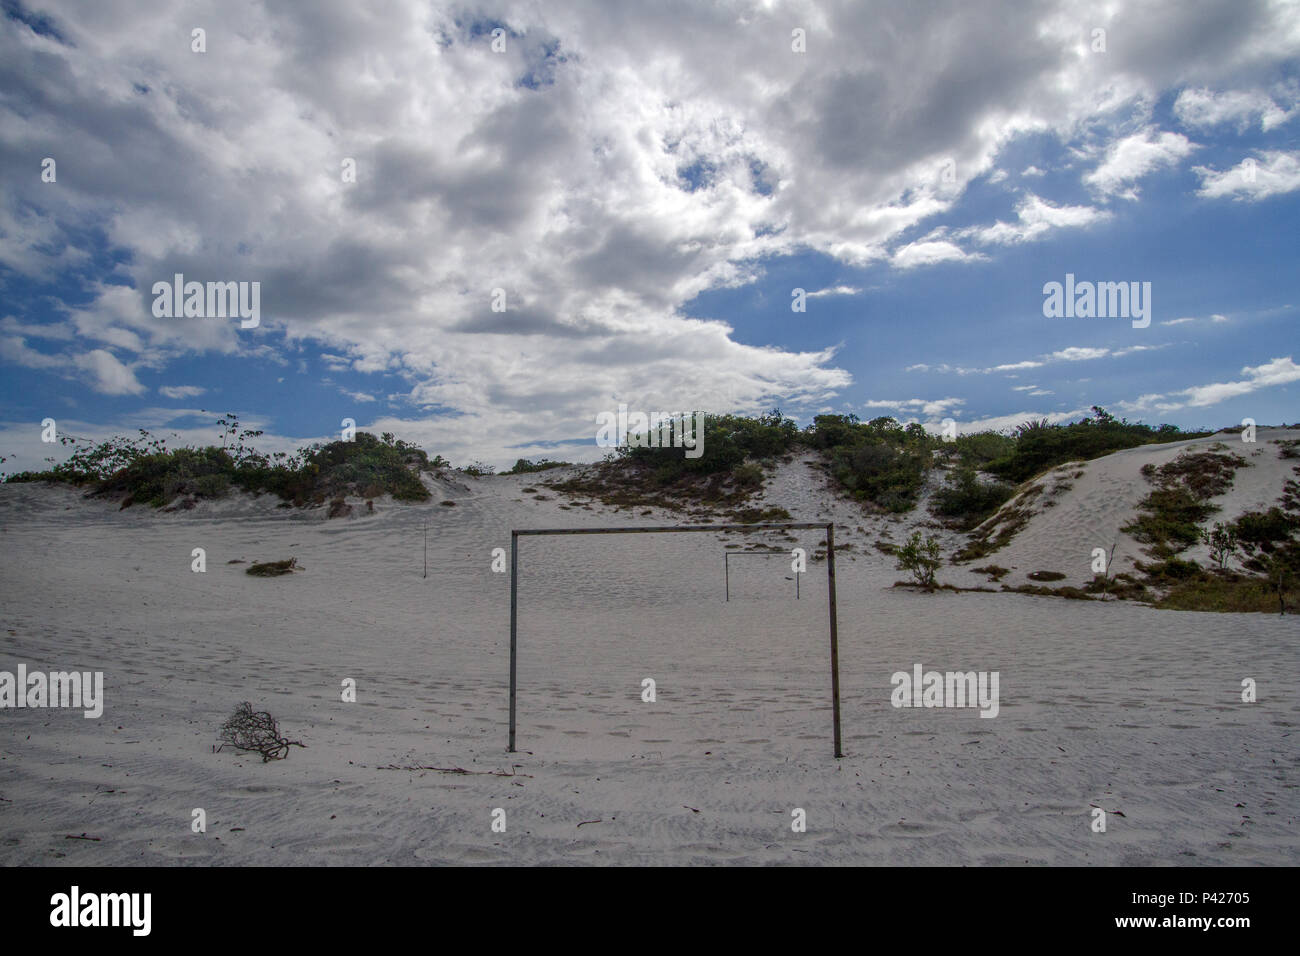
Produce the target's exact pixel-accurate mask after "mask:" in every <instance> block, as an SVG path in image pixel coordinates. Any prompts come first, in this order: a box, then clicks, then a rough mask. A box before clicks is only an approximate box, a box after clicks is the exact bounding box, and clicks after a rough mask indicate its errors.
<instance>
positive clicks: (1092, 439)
mask: <svg viewBox="0 0 1300 956" xmlns="http://www.w3.org/2000/svg"><path fill="white" fill-rule="evenodd" d="M1092 411H1093V417H1092V418H1085V419H1082V420H1080V421H1077V422H1071V423H1069V424H1064V425H1052V424H1049V423H1048V422H1046V421H1037V422H1026V423H1025V424H1023V425H1021V426H1020V427H1019V428H1017V429H1016V437H1015V448H1014V450H1012V451H1011V452H1010V453H1009V454H1006V455H1004V456H1002V457H1000V458H998V459H997V460H995V461H991V462H989V464H988V467H987V468H986V469H985V470H986V471H988V472H989V473H990V474H994V475H997V476H998V477H999V478H1005V479H1006V480H1008V481H1012V482H1016V483H1017V484H1018V483H1020V482H1022V481H1027V480H1028V479H1030V478H1032V477H1034V476H1035V475H1038V474H1041V473H1042V472H1044V471H1047V470H1048V469H1049V468H1053V467H1055V466H1057V465H1062V464H1065V463H1066V462H1068V461H1089V460H1091V459H1093V458H1100V457H1102V456H1103V455H1109V454H1111V453H1112V452H1116V451H1121V450H1122V449H1125V448H1135V447H1137V446H1138V445H1147V444H1152V443H1159V442H1170V441H1177V440H1179V439H1184V438H1195V437H1200V436H1203V435H1209V434H1211V433H1210V432H1188V433H1184V432H1181V431H1179V429H1178V428H1177V427H1176V426H1174V425H1161V426H1159V427H1158V428H1152V427H1151V426H1149V425H1143V424H1141V423H1138V422H1129V421H1124V420H1117V419H1116V418H1115V417H1114V416H1113V415H1111V414H1110V413H1108V412H1107V411H1106V410H1105V409H1104V408H1101V407H1100V406H1096V405H1094V406H1093V409H1092Z"/></svg>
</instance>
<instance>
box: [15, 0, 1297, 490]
mask: <svg viewBox="0 0 1300 956" xmlns="http://www.w3.org/2000/svg"><path fill="white" fill-rule="evenodd" d="M647 7H649V8H648V9H647ZM0 8H2V9H3V11H4V16H3V19H0V113H2V114H3V115H2V116H0V169H3V172H4V175H3V179H2V181H0V410H2V412H3V413H2V414H0V455H4V456H6V457H7V458H8V459H9V460H8V462H6V463H5V464H4V465H3V466H0V467H2V468H3V469H5V470H15V469H17V468H26V467H34V466H36V465H38V464H39V462H40V460H41V458H43V457H44V456H46V455H48V454H51V453H52V450H51V448H50V446H46V445H42V444H41V443H40V440H39V436H40V422H41V420H42V419H44V418H47V417H48V418H54V419H55V420H56V421H57V422H59V428H60V430H61V431H63V432H65V433H68V434H76V435H81V436H86V437H93V438H99V437H104V436H107V435H110V434H114V433H134V431H135V430H136V429H137V428H146V429H148V430H150V431H153V432H156V433H158V434H162V435H171V434H175V435H176V436H177V440H179V441H203V442H206V441H209V440H211V439H212V438H213V437H215V435H216V429H215V428H214V427H213V426H212V424H211V423H212V421H213V420H214V419H215V418H216V417H217V414H218V413H222V412H227V411H233V412H236V413H238V414H239V415H240V417H241V418H242V419H243V420H244V421H245V422H246V423H247V424H249V425H251V426H255V427H259V428H262V429H264V430H265V431H266V433H267V434H266V437H265V438H264V439H263V444H264V445H265V446H266V447H267V448H268V449H269V450H273V449H280V448H292V447H297V446H299V445H301V444H303V443H306V442H307V441H312V440H318V439H322V438H328V437H329V436H330V435H332V434H337V431H338V429H339V427H340V422H341V421H342V419H344V418H353V419H355V420H356V422H357V424H358V426H359V427H361V428H364V429H370V430H374V431H393V432H395V433H397V434H398V435H399V436H402V437H406V438H408V439H412V440H416V441H419V442H420V443H421V444H423V445H424V446H425V447H426V448H428V449H429V450H430V451H431V452H438V453H441V454H443V455H444V456H446V457H448V458H450V459H451V460H453V461H454V462H457V463H468V462H469V461H471V460H475V459H478V460H483V461H487V462H491V463H494V464H497V465H509V464H510V463H511V462H513V460H514V459H515V458H517V457H520V456H527V457H538V456H541V455H545V456H549V457H563V458H567V459H570V460H591V459H594V458H597V457H599V456H600V455H601V454H603V451H604V450H603V449H599V448H597V447H596V445H595V442H594V439H595V430H596V425H595V418H596V415H597V414H599V413H600V412H602V411H605V410H607V409H613V408H615V407H617V405H618V404H619V403H627V404H628V405H629V406H630V407H631V408H633V409H644V410H646V411H658V410H663V411H679V410H689V409H699V408H703V409H709V410H717V411H738V412H745V413H754V412H759V411H763V410H766V409H767V408H770V407H772V406H780V407H781V408H782V409H783V410H784V411H785V412H786V413H787V414H790V415H792V416H794V417H796V418H798V419H800V420H801V421H808V420H809V419H810V418H811V416H813V415H815V414H817V413H819V412H823V411H835V412H853V413H855V414H858V415H859V416H861V417H863V418H872V417H875V416H877V415H893V416H895V417H897V418H899V419H900V420H902V421H920V422H923V423H926V424H927V425H930V426H931V427H937V426H938V423H939V422H941V421H942V420H943V419H945V418H952V419H954V420H955V421H957V422H958V424H959V428H961V429H962V430H967V429H978V428H985V427H992V428H1007V427H1011V426H1014V425H1015V424H1017V423H1019V422H1020V421H1023V420H1025V419H1029V418H1051V419H1053V420H1067V419H1071V418H1075V417H1078V416H1079V415H1081V414H1084V413H1086V412H1087V409H1088V408H1089V406H1091V405H1094V404H1101V405H1104V406H1106V407H1107V408H1108V409H1110V410H1111V411H1112V412H1113V413H1115V414H1117V415H1122V416H1124V417H1128V418H1130V419H1140V420H1144V421H1148V422H1152V423H1156V422H1172V423H1174V424H1177V425H1180V426H1184V427H1197V426H1202V425H1207V426H1212V427H1221V426H1224V425H1229V424H1234V423H1237V422H1240V421H1241V420H1242V419H1243V418H1246V417H1250V418H1253V419H1255V420H1256V421H1257V422H1259V423H1261V424H1265V423H1268V424H1276V423H1280V422H1283V421H1286V422H1293V421H1296V420H1298V419H1300V401H1297V398H1298V397H1300V366H1298V365H1297V363H1296V361H1295V358H1296V353H1297V345H1296V343H1297V342H1300V337H1297V335H1296V332H1295V329H1296V327H1297V319H1298V318H1300V316H1298V315H1297V310H1298V309H1300V291H1298V290H1297V278H1296V276H1297V270H1296V267H1295V265H1296V258H1297V257H1296V252H1297V249H1300V242H1297V228H1296V222H1297V212H1300V73H1298V71H1297V66H1298V65H1300V64H1298V58H1297V51H1300V11H1298V10H1297V6H1296V5H1295V4H1291V3H1249V2H1247V3H1236V2H1233V3H1226V2H1225V3H1199V4H1186V3H1169V4H1158V3H1157V4H1141V5H1133V4H1105V5H1091V4H1087V3H1073V2H1041V3H1007V4H1001V3H992V2H989V3H976V4H951V5H948V4H929V5H916V4H907V3H898V4H877V5H872V6H871V7H870V9H867V8H866V6H865V5H861V4H852V3H812V2H801V3H758V2H754V3H746V2H729V3H720V4H680V5H679V4H664V5H645V4H631V3H629V4H620V3H602V4H582V3H572V4H556V5H547V6H546V7H545V8H540V9H539V8H536V7H534V6H532V5H516V4H509V3H468V4H454V5H440V4H429V3H425V2H414V0H410V2H406V0H391V2H382V3H371V4H360V5H358V4H353V3H342V2H338V3H323V4H320V5H317V6H314V7H313V9H312V10H311V11H310V13H308V12H305V11H287V10H267V9H265V8H264V7H263V6H262V5H261V4H258V3H253V2H247V3H245V2H238V0H235V2H228V3H216V2H212V3H183V4H174V5H167V6H165V7H161V8H156V9H155V8H147V9H146V8H142V7H141V6H140V5H139V4H132V3H126V2H124V0H122V2H119V0H106V2H104V3H102V4H96V5H94V6H93V7H92V8H89V9H88V8H87V7H86V6H85V5H83V4H74V3H70V2H39V0H23V2H22V3H19V2H15V0H4V3H3V4H2V5H0ZM196 28H199V29H202V30H203V31H204V32H203V37H202V42H201V43H200V44H199V45H201V46H202V47H203V49H202V50H201V51H200V50H198V49H196V40H195V35H194V30H195V29H196ZM795 30H800V31H802V37H803V45H804V52H797V51H796V50H795V49H793V47H794V46H797V45H798V44H797V43H795V42H794V33H793V31H795ZM1098 31H1101V32H1100V33H1098ZM46 159H53V160H54V169H55V175H54V177H53V181H46V180H45V179H43V177H42V172H43V169H44V168H45V166H46V165H48V164H45V160H46ZM349 162H351V163H352V164H353V167H354V168H355V170H356V176H355V181H351V180H348V179H347V177H346V176H345V175H343V174H342V172H341V170H342V169H343V168H344V167H345V166H346V165H347V163H349ZM48 178H49V177H48V176H47V177H46V179H48ZM176 272H181V273H183V274H184V275H185V277H186V279H188V280H197V281H200V282H207V281H219V282H252V281H257V282H259V283H260V290H261V312H260V317H259V318H260V321H259V324H258V325H257V327H256V328H248V329H242V328H240V323H239V321H238V319H230V318H217V317H188V318H186V317H182V318H175V317H172V318H167V317H158V316H156V315H155V314H154V313H153V310H152V304H153V295H152V293H151V289H152V286H153V284H154V283H155V282H157V281H159V280H170V279H171V277H172V276H173V275H174V274H175V273H176ZM1067 273H1068V274H1072V275H1074V276H1075V277H1076V280H1078V281H1092V282H1136V283H1139V284H1142V283H1150V289H1151V316H1150V318H1151V321H1150V324H1149V326H1147V327H1145V328H1134V327H1133V325H1132V323H1131V321H1130V320H1129V319H1128V318H1125V317H1108V318H1048V317H1046V316H1044V313H1043V302H1044V293H1043V288H1044V285H1045V284H1046V283H1049V282H1063V281H1064V279H1065V276H1066V274H1067ZM795 289H802V290H804V292H805V293H806V295H807V298H806V300H805V301H806V309H805V311H803V312H795V311H792V309H791V304H792V291H793V290H795ZM501 303H504V306H505V308H504V311H494V309H493V305H494V304H501Z"/></svg>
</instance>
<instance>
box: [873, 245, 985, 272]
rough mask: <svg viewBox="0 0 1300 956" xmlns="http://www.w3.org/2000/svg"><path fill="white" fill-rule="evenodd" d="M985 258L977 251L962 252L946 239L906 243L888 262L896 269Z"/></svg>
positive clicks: (975, 260) (977, 260)
mask: <svg viewBox="0 0 1300 956" xmlns="http://www.w3.org/2000/svg"><path fill="white" fill-rule="evenodd" d="M987 258H988V257H987V256H985V255H982V254H980V253H978V252H973V253H968V252H963V251H962V250H961V248H960V247H959V246H957V245H955V244H954V243H951V242H947V241H946V240H938V241H932V242H912V243H908V244H907V245H905V246H903V247H902V248H901V249H898V250H896V251H895V252H894V254H893V257H892V258H891V259H890V262H891V263H893V265H894V267H895V268H897V269H914V268H917V267H918V266H932V265H935V264H936V263H939V262H981V261H983V260H985V259H987Z"/></svg>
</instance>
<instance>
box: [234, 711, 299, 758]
mask: <svg viewBox="0 0 1300 956" xmlns="http://www.w3.org/2000/svg"><path fill="white" fill-rule="evenodd" d="M221 739H222V740H223V741H225V743H223V744H222V745H221V746H222V747H224V746H225V745H226V744H230V746H232V747H234V748H235V749H236V750H248V751H253V752H255V753H259V754H261V755H262V763H266V762H267V761H268V760H283V759H284V758H285V757H287V756H288V755H289V748H290V747H302V748H303V749H306V747H307V745H306V744H304V743H301V742H299V741H297V740H289V739H288V738H287V737H282V736H280V725H279V724H278V723H277V722H276V719H275V718H274V717H272V716H271V715H270V714H268V713H267V712H266V711H264V710H258V711H255V710H253V705H252V704H250V703H249V702H248V701H244V702H243V703H242V704H240V705H239V707H238V708H237V709H236V710H235V714H234V716H233V717H231V718H230V719H229V720H227V721H226V722H225V723H224V724H222V725H221ZM220 749H221V747H218V748H217V750H220Z"/></svg>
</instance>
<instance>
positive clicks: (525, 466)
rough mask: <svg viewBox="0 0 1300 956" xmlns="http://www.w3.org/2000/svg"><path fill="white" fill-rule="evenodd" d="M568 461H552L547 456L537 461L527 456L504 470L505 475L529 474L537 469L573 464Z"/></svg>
mask: <svg viewBox="0 0 1300 956" xmlns="http://www.w3.org/2000/svg"><path fill="white" fill-rule="evenodd" d="M571 464H572V462H568V461H551V460H549V459H547V458H539V459H538V460H537V461H529V460H528V459H527V458H520V459H519V460H518V461H516V462H515V466H514V467H513V468H511V469H510V470H509V471H503V472H502V474H503V475H528V474H532V473H533V472H535V471H550V470H551V469H552V468H564V467H566V466H568V465H571Z"/></svg>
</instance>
